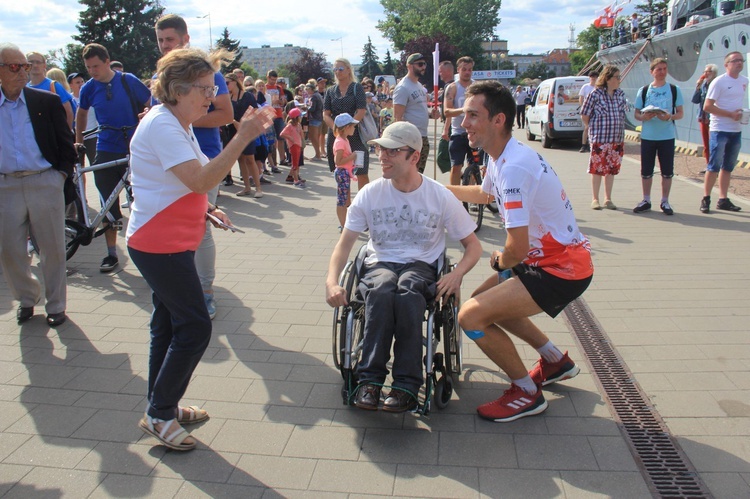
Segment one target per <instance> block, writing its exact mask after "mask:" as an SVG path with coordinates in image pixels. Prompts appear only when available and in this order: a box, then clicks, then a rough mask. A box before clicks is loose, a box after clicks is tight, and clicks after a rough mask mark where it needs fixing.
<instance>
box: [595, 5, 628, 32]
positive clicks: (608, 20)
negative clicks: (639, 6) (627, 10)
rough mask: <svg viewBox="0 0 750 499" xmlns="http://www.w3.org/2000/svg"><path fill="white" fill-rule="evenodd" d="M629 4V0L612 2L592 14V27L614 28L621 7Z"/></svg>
mask: <svg viewBox="0 0 750 499" xmlns="http://www.w3.org/2000/svg"><path fill="white" fill-rule="evenodd" d="M629 3H630V0H614V1H613V2H612V3H611V4H609V5H607V6H606V7H604V8H603V9H601V10H598V11H596V13H595V14H594V15H595V16H596V17H595V18H594V26H595V27H597V28H612V27H614V25H615V19H617V14H619V13H620V11H622V9H623V7H624V6H625V5H626V4H629Z"/></svg>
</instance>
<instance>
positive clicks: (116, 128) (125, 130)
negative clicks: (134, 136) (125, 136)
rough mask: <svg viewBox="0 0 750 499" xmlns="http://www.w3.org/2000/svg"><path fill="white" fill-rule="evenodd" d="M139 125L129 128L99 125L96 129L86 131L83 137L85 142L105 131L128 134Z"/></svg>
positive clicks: (128, 126) (129, 126)
mask: <svg viewBox="0 0 750 499" xmlns="http://www.w3.org/2000/svg"><path fill="white" fill-rule="evenodd" d="M137 126H138V125H127V126H110V125H99V126H97V127H95V128H91V129H89V130H84V131H83V133H82V135H83V138H84V140H85V139H88V138H89V137H91V136H92V135H96V134H97V133H99V132H101V131H103V130H114V131H116V132H123V133H125V132H127V131H128V130H132V129H133V128H135V127H137Z"/></svg>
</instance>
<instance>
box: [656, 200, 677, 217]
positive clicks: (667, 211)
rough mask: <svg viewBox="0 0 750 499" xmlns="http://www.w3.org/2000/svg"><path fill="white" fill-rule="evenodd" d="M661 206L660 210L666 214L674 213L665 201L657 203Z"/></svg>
mask: <svg viewBox="0 0 750 499" xmlns="http://www.w3.org/2000/svg"><path fill="white" fill-rule="evenodd" d="M659 207H660V208H661V211H663V212H664V214H666V215H674V210H673V209H672V207H671V206H669V203H668V202H667V201H664V202H663V203H662V204H661V205H659Z"/></svg>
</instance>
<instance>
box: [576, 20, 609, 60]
mask: <svg viewBox="0 0 750 499" xmlns="http://www.w3.org/2000/svg"><path fill="white" fill-rule="evenodd" d="M610 31H611V29H608V28H597V27H596V26H594V24H593V23H592V24H591V25H590V26H589V27H588V28H586V29H584V30H583V31H581V32H580V33H578V36H577V37H576V45H578V48H579V49H581V51H586V52H588V53H589V57H591V54H592V53H594V52H596V51H597V50H599V37H600V36H601V35H604V36H606V35H607V34H608V33H609V32H610Z"/></svg>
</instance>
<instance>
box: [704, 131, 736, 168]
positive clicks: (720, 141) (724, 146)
mask: <svg viewBox="0 0 750 499" xmlns="http://www.w3.org/2000/svg"><path fill="white" fill-rule="evenodd" d="M708 137H709V157H708V165H706V170H707V171H709V172H713V173H719V170H724V171H727V172H731V171H732V170H734V165H736V164H737V157H738V156H739V154H740V145H741V138H742V132H709V133H708Z"/></svg>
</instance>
